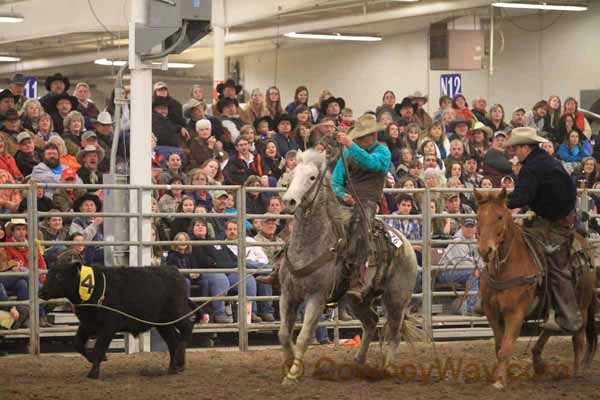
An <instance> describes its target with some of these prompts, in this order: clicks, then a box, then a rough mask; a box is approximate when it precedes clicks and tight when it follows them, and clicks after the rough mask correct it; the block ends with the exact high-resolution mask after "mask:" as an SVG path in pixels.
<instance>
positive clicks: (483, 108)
mask: <svg viewBox="0 0 600 400" xmlns="http://www.w3.org/2000/svg"><path fill="white" fill-rule="evenodd" d="M471 113H472V114H473V119H474V121H475V122H481V123H482V124H484V125H488V124H489V121H488V118H487V100H486V99H485V98H483V97H481V96H477V97H475V99H473V108H472V109H471Z"/></svg>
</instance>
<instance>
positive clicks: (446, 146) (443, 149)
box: [421, 122, 450, 160]
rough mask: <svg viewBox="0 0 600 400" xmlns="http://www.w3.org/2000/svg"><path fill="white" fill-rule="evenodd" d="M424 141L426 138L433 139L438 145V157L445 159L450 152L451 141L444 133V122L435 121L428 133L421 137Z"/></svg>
mask: <svg viewBox="0 0 600 400" xmlns="http://www.w3.org/2000/svg"><path fill="white" fill-rule="evenodd" d="M421 140H422V142H423V141H425V140H432V141H433V142H434V143H435V145H436V147H437V151H436V153H437V158H439V159H440V160H444V159H445V158H446V155H447V154H448V153H450V141H449V140H448V137H447V136H446V135H445V134H444V129H443V127H442V124H441V123H439V122H433V123H432V125H431V127H430V128H429V130H428V132H427V134H426V135H425V136H424V137H423V139H421Z"/></svg>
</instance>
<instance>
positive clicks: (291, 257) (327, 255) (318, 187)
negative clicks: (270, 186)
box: [279, 149, 417, 384]
mask: <svg viewBox="0 0 600 400" xmlns="http://www.w3.org/2000/svg"><path fill="white" fill-rule="evenodd" d="M296 158H297V161H298V165H297V166H296V168H295V170H294V176H293V178H292V181H291V183H290V186H289V188H288V190H287V191H286V193H285V195H284V196H283V201H284V204H285V205H286V207H287V209H288V210H290V212H293V213H294V217H295V219H294V226H293V230H292V235H291V237H290V240H289V246H288V248H287V250H286V254H285V257H284V259H283V260H284V261H283V262H282V266H281V269H280V283H281V297H280V303H279V304H280V312H281V327H280V328H279V342H280V344H281V346H282V348H283V353H284V354H283V355H284V360H283V362H284V368H285V377H284V379H283V383H284V384H290V383H296V382H298V379H299V378H300V377H301V376H302V374H303V369H304V368H303V360H304V354H305V352H306V349H307V347H308V344H309V342H310V340H311V338H312V337H313V335H314V332H315V329H316V326H317V323H318V321H319V317H320V316H321V314H322V313H323V310H324V307H325V304H326V302H327V301H328V299H329V298H332V297H340V296H341V295H342V294H343V291H344V290H345V289H344V288H343V285H342V292H341V293H339V292H338V293H337V295H336V290H338V288H339V287H340V282H342V281H343V279H342V276H343V275H344V271H345V270H344V263H343V261H342V260H341V257H339V256H338V255H337V254H336V251H335V249H336V248H339V246H338V241H339V238H340V232H339V227H340V226H341V225H342V223H343V221H342V220H343V219H344V217H343V215H342V214H343V213H342V208H343V207H342V206H341V205H340V204H339V202H338V201H337V199H336V198H335V194H334V193H333V192H332V190H331V177H330V173H329V172H328V171H327V168H326V165H327V164H326V159H325V154H324V153H320V152H318V151H316V150H312V149H311V150H307V151H305V152H298V155H297V157H296ZM394 232H395V234H396V238H397V239H399V240H396V245H395V246H394V245H392V244H391V243H388V246H389V247H388V249H389V254H390V256H389V257H388V259H389V260H390V261H389V265H386V266H385V268H383V269H382V271H386V272H385V276H383V279H377V280H373V281H372V283H371V284H370V290H369V294H368V295H367V296H366V297H365V301H363V303H361V304H354V305H353V306H352V307H353V311H354V313H355V315H356V316H357V317H358V319H359V320H360V321H361V323H362V328H363V333H362V342H361V347H360V350H359V351H358V353H357V354H356V356H355V361H356V362H357V363H358V364H364V363H365V362H366V358H367V351H368V350H369V344H370V343H371V340H372V339H373V338H374V335H375V331H376V326H377V321H378V316H377V314H376V313H375V312H374V311H373V308H372V307H371V305H372V303H373V300H374V299H375V298H376V297H378V296H379V295H382V296H383V305H384V309H385V313H386V316H387V326H386V329H385V332H386V333H385V337H386V339H387V340H388V341H389V343H390V346H389V347H388V349H387V352H386V354H385V359H384V368H388V367H390V366H391V364H392V362H393V359H394V355H395V353H396V352H397V350H398V346H399V344H400V340H401V336H402V334H401V330H402V329H403V328H404V327H405V324H406V322H407V321H406V319H405V310H406V307H407V305H408V304H409V302H410V300H411V294H412V292H413V288H414V286H415V280H416V273H417V259H416V256H415V252H414V250H413V248H412V246H411V245H410V243H409V242H408V241H407V240H406V238H405V237H404V236H403V235H402V234H401V233H400V232H399V231H397V230H394ZM365 245H366V244H365ZM373 269H374V268H373ZM302 303H304V305H305V314H304V322H303V324H302V328H301V330H300V334H299V335H298V338H297V340H296V343H295V344H294V341H293V328H294V323H295V322H296V315H297V312H298V308H299V306H300V305H301V304H302Z"/></svg>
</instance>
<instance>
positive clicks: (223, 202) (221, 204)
mask: <svg viewBox="0 0 600 400" xmlns="http://www.w3.org/2000/svg"><path fill="white" fill-rule="evenodd" d="M212 198H213V201H212V203H213V208H212V210H210V212H211V213H215V214H226V213H227V211H226V210H227V203H228V202H229V194H228V193H227V192H226V191H224V190H215V191H214V192H213V193H212ZM226 221H227V219H226V218H215V217H210V218H208V222H209V223H210V224H211V225H212V226H213V228H214V230H215V239H217V240H223V239H225V222H226Z"/></svg>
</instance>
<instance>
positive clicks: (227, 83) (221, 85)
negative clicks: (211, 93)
mask: <svg viewBox="0 0 600 400" xmlns="http://www.w3.org/2000/svg"><path fill="white" fill-rule="evenodd" d="M226 87H231V88H234V89H235V94H239V93H240V92H241V91H242V85H236V84H235V81H234V80H233V79H227V80H226V81H225V82H224V83H219V84H218V85H217V92H219V94H220V95H223V90H225V88H226Z"/></svg>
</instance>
